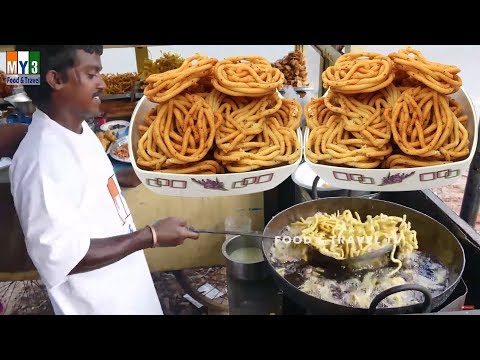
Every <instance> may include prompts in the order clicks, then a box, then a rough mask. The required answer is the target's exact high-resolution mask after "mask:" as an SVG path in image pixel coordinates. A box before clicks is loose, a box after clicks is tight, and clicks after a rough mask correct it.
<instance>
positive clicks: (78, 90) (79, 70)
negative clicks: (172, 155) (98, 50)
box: [62, 50, 105, 116]
mask: <svg viewBox="0 0 480 360" xmlns="http://www.w3.org/2000/svg"><path fill="white" fill-rule="evenodd" d="M101 70H102V62H101V60H100V55H98V54H95V53H93V54H89V53H87V52H85V51H83V50H77V56H76V59H75V63H74V65H73V67H72V68H71V69H69V70H68V82H67V83H66V86H65V87H64V88H63V89H62V90H63V91H62V92H63V94H62V99H63V101H64V102H65V103H66V105H68V106H69V107H70V108H71V109H72V110H75V111H77V112H78V113H79V114H85V115H90V116H91V115H93V114H95V113H98V112H99V111H100V104H101V101H100V94H101V93H102V92H103V90H104V89H105V82H104V81H103V80H102V77H101V75H100V71H101Z"/></svg>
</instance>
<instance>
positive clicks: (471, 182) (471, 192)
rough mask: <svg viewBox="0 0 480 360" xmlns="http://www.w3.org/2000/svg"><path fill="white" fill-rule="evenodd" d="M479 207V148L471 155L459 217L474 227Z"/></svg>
mask: <svg viewBox="0 0 480 360" xmlns="http://www.w3.org/2000/svg"><path fill="white" fill-rule="evenodd" d="M479 208H480V149H479V148H478V146H477V151H476V152H475V156H474V157H473V160H472V164H471V165H470V170H469V171H468V178H467V184H466V186H465V193H464V194H463V200H462V208H461V210H460V217H461V218H462V219H463V220H465V221H466V222H467V223H468V224H469V225H470V226H471V227H473V228H475V223H476V221H477V214H478V210H479Z"/></svg>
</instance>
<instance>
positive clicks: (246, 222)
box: [224, 215, 252, 240]
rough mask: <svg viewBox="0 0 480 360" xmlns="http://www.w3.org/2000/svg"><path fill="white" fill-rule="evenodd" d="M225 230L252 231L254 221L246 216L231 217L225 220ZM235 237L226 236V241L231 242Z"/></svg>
mask: <svg viewBox="0 0 480 360" xmlns="http://www.w3.org/2000/svg"><path fill="white" fill-rule="evenodd" d="M224 226H225V230H227V231H241V232H251V231H252V219H251V218H250V217H248V216H246V215H230V216H227V217H226V218H225V223H224ZM233 237H235V235H225V240H230V239H231V238H233Z"/></svg>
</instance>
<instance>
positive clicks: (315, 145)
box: [305, 116, 392, 169]
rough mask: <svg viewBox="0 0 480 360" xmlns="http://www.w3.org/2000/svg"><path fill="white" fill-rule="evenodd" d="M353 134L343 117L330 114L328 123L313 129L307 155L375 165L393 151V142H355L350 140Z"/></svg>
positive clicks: (368, 166)
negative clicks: (373, 144) (378, 144)
mask: <svg viewBox="0 0 480 360" xmlns="http://www.w3.org/2000/svg"><path fill="white" fill-rule="evenodd" d="M352 137H353V135H352V134H351V133H350V132H348V131H346V130H345V128H344V122H343V120H342V119H341V118H340V117H334V116H333V117H330V118H329V120H328V121H327V123H326V124H324V125H321V126H319V127H316V128H314V129H313V130H312V131H311V133H310V135H309V137H308V139H307V144H306V149H305V150H306V155H307V157H308V159H309V160H310V161H312V162H314V163H318V162H325V163H329V164H332V165H348V166H351V167H356V168H363V169H373V168H376V167H378V166H379V165H380V164H381V162H382V160H383V159H384V158H385V157H386V156H388V155H390V154H391V152H392V147H391V145H390V143H387V144H385V145H384V146H383V147H382V148H378V147H375V146H372V145H369V144H366V143H363V144H362V143H361V142H360V143H358V142H353V143H352V142H350V141H349V140H352ZM355 140H358V139H355Z"/></svg>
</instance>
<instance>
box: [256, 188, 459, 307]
mask: <svg viewBox="0 0 480 360" xmlns="http://www.w3.org/2000/svg"><path fill="white" fill-rule="evenodd" d="M344 210H350V211H351V212H352V213H353V212H355V211H356V212H358V214H359V215H360V217H361V218H362V219H365V218H366V216H367V215H372V216H375V215H378V214H380V213H383V214H386V215H390V216H399V217H403V215H406V217H407V221H409V222H411V224H412V229H414V230H416V231H417V239H418V247H419V249H418V250H419V251H421V252H423V253H425V254H427V255H429V256H431V257H433V258H436V259H438V260H440V261H441V262H442V263H443V264H444V265H445V266H446V267H447V269H448V272H449V274H448V286H447V287H446V288H445V289H444V290H443V291H442V292H441V293H439V294H436V295H435V296H433V295H432V294H431V293H430V291H429V290H428V289H426V288H424V287H423V286H420V285H418V284H403V285H399V286H395V287H392V288H390V289H387V290H385V291H383V292H382V293H380V294H378V295H377V296H376V297H375V298H374V299H373V301H372V303H371V305H370V308H369V309H365V308H360V307H353V306H345V305H340V304H336V303H333V302H329V301H325V300H322V299H319V298H317V297H314V296H312V295H309V294H307V293H305V292H303V291H301V290H299V289H298V287H297V286H295V285H294V284H292V283H291V282H290V281H288V280H286V279H285V278H284V277H283V276H281V275H280V274H279V273H278V272H277V271H276V270H275V267H274V264H273V263H272V262H271V257H270V248H271V246H272V243H273V240H272V239H268V238H264V240H263V243H262V247H263V253H264V256H265V258H266V263H267V267H268V268H269V269H270V270H271V272H272V276H273V278H274V280H275V282H276V283H277V285H278V286H279V287H280V289H282V290H283V292H284V293H285V294H286V295H287V296H288V297H289V298H290V299H291V300H292V301H293V302H296V303H297V304H298V305H300V306H303V307H304V308H305V309H306V310H307V312H308V313H310V314H373V313H375V314H408V313H419V312H430V311H434V310H435V309H437V308H439V307H440V306H441V305H442V304H443V303H444V302H445V301H446V300H447V298H448V297H449V296H450V294H451V293H452V292H453V290H454V289H455V287H456V286H457V284H458V282H459V281H460V279H461V277H462V274H463V271H464V268H465V253H464V251H463V248H462V246H461V245H460V243H459V241H458V240H457V239H456V238H455V236H453V234H452V233H451V232H450V231H449V230H448V229H447V228H446V227H445V226H443V225H442V224H440V223H439V222H437V221H436V220H434V219H432V218H431V217H429V216H427V215H425V214H422V213H420V212H418V211H416V210H414V209H411V208H408V207H405V206H402V205H398V204H395V203H392V202H389V201H384V200H376V199H368V198H351V197H334V198H322V199H317V200H312V201H307V202H303V203H300V204H297V205H294V206H292V207H290V208H288V209H286V210H284V211H282V212H280V213H279V214H277V215H276V216H274V217H273V218H272V219H271V220H270V221H269V222H268V224H267V226H266V227H265V229H264V234H265V235H278V234H280V233H281V232H282V231H283V230H284V229H285V227H286V226H287V225H289V224H291V223H293V222H295V221H298V220H299V219H300V218H301V217H303V218H306V217H308V216H312V215H314V214H315V213H316V212H319V211H322V212H326V213H329V214H332V213H335V212H337V211H340V212H342V211H344ZM405 290H415V291H420V292H422V293H423V294H424V302H423V303H420V304H414V305H408V306H402V307H393V308H392V307H385V308H376V306H377V305H378V304H379V303H380V301H381V300H382V299H384V298H386V297H387V296H389V295H391V294H393V293H396V292H400V291H405Z"/></svg>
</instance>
